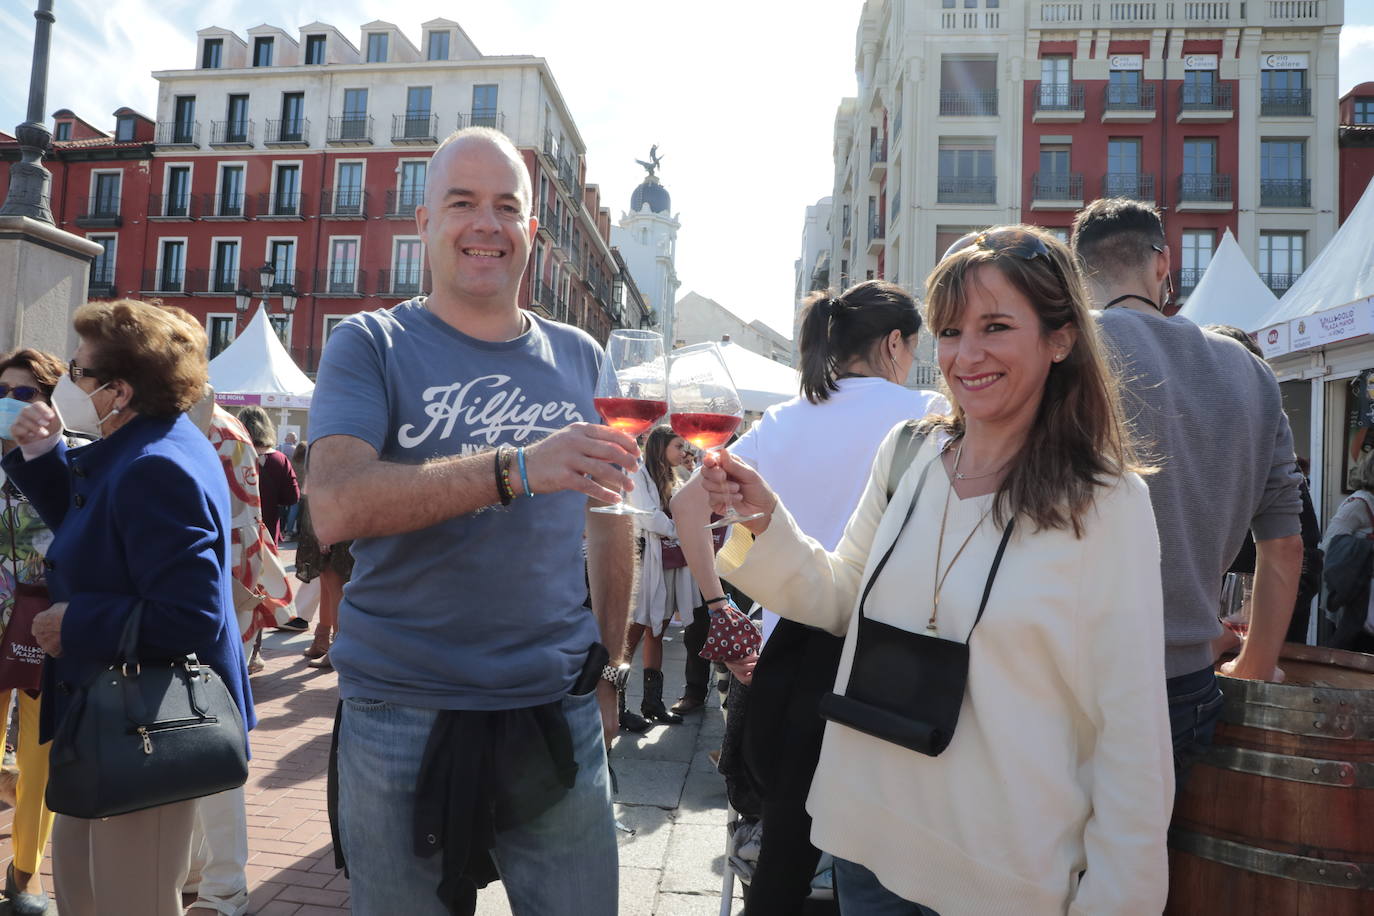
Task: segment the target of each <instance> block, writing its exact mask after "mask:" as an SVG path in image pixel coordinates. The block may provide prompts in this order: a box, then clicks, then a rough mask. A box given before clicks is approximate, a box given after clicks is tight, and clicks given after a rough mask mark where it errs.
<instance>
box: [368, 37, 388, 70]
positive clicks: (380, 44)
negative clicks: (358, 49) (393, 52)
mask: <svg viewBox="0 0 1374 916" xmlns="http://www.w3.org/2000/svg"><path fill="white" fill-rule="evenodd" d="M389 37H390V36H388V35H387V34H386V33H385V32H373V33H372V34H371V35H368V36H367V62H368V63H369V64H384V63H386V51H387V39H388V38H389Z"/></svg>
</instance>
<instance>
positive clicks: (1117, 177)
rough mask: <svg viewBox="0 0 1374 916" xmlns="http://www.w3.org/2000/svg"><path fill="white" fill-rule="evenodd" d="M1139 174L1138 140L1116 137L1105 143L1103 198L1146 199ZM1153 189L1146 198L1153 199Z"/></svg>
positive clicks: (1136, 138)
mask: <svg viewBox="0 0 1374 916" xmlns="http://www.w3.org/2000/svg"><path fill="white" fill-rule="evenodd" d="M1142 177H1143V176H1142V175H1141V174H1140V138H1139V137H1125V138H1121V137H1117V138H1113V139H1110V140H1108V141H1107V177H1106V179H1105V181H1104V183H1103V184H1104V187H1103V191H1102V192H1103V196H1104V197H1133V198H1136V199H1137V200H1140V199H1146V195H1145V194H1144V192H1145V187H1144V185H1145V182H1144V181H1142ZM1153 190H1154V189H1153V188H1151V189H1150V191H1151V193H1150V194H1149V195H1148V197H1153V196H1154V194H1153Z"/></svg>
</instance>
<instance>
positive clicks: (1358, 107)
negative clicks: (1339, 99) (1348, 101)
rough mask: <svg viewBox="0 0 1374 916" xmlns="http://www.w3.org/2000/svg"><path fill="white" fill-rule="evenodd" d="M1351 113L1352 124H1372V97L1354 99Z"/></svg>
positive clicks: (1373, 111) (1373, 99) (1373, 115)
mask: <svg viewBox="0 0 1374 916" xmlns="http://www.w3.org/2000/svg"><path fill="white" fill-rule="evenodd" d="M1352 114H1353V116H1354V117H1353V119H1352V123H1354V124H1374V98H1363V99H1356V100H1355V109H1354V111H1353V112H1352Z"/></svg>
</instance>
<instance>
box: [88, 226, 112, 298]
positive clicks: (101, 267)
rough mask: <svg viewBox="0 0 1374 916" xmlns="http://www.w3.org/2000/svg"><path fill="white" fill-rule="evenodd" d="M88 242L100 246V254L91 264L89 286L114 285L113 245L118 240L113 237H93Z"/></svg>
mask: <svg viewBox="0 0 1374 916" xmlns="http://www.w3.org/2000/svg"><path fill="white" fill-rule="evenodd" d="M90 240H91V241H92V242H95V243H96V244H98V245H99V246H100V254H98V255H96V256H95V261H93V262H92V263H91V279H90V283H89V285H90V286H104V287H109V286H113V285H114V269H115V245H116V243H117V242H118V239H117V238H116V237H115V236H113V235H93V236H90Z"/></svg>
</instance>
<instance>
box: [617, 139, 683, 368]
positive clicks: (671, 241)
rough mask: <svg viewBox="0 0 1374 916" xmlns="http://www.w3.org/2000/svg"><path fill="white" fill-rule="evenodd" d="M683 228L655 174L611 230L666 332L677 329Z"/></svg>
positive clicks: (647, 177)
mask: <svg viewBox="0 0 1374 916" xmlns="http://www.w3.org/2000/svg"><path fill="white" fill-rule="evenodd" d="M655 164H656V163H655ZM681 227H682V224H681V223H680V222H678V218H677V216H676V215H675V214H674V213H673V200H672V197H671V196H670V195H669V194H668V189H667V188H665V187H663V183H662V182H661V181H659V179H658V176H657V175H653V174H650V175H648V176H646V177H645V179H644V181H643V182H641V183H640V185H639V187H637V188H635V189H634V192H633V193H632V194H631V195H630V209H629V211H628V212H626V213H624V214H622V215H621V217H620V225H618V226H612V227H611V244H612V245H614V246H615V247H616V248H618V249H619V250H620V253H621V256H622V257H624V259H625V263H626V265H628V266H629V268H630V274H631V275H632V276H633V277H634V278H635V283H636V284H638V286H639V290H640V292H641V293H643V295H644V301H645V303H646V304H647V305H648V306H649V307H650V308H651V309H652V310H653V311H654V313H655V314H656V315H658V316H659V318H660V321H661V323H662V328H664V329H667V328H671V327H673V308H674V303H675V302H676V301H677V290H678V287H679V286H680V285H681V284H680V282H679V281H678V278H677V266H676V262H677V231H678V229H680V228H681ZM669 344H670V346H671V344H672V342H671V341H669Z"/></svg>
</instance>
